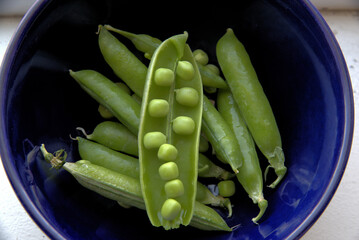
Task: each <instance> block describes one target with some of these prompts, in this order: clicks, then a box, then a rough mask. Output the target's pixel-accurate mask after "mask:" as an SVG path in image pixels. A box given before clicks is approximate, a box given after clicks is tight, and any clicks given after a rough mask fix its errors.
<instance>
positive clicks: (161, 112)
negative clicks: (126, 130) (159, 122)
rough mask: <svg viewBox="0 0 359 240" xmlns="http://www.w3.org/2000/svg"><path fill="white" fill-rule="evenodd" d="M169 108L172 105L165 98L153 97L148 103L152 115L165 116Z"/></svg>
mask: <svg viewBox="0 0 359 240" xmlns="http://www.w3.org/2000/svg"><path fill="white" fill-rule="evenodd" d="M169 109H170V106H169V105H168V102H167V101H166V100H164V99H153V100H151V101H150V103H149V104H148V112H149V114H150V116H151V117H165V116H166V115H167V114H168V112H169Z"/></svg>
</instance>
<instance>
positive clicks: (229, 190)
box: [218, 180, 236, 197]
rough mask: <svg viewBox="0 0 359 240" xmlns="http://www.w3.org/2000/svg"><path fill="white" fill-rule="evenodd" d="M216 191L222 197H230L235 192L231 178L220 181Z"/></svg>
mask: <svg viewBox="0 0 359 240" xmlns="http://www.w3.org/2000/svg"><path fill="white" fill-rule="evenodd" d="M218 191H219V195H221V196H222V197H231V196H233V195H234V193H235V192H236V186H235V184H234V182H233V181H232V180H226V181H220V182H219V183H218Z"/></svg>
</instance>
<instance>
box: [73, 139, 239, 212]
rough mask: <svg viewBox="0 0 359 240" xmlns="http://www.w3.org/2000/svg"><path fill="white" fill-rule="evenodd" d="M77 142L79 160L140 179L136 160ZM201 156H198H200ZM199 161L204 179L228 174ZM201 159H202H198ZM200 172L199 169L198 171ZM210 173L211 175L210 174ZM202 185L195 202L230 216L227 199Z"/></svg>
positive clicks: (100, 145) (83, 141)
mask: <svg viewBox="0 0 359 240" xmlns="http://www.w3.org/2000/svg"><path fill="white" fill-rule="evenodd" d="M76 139H77V141H78V150H79V154H80V157H81V159H86V160H88V161H90V162H91V163H93V164H95V165H98V166H101V167H105V168H107V169H110V170H112V171H115V172H118V173H121V174H125V175H127V176H129V177H133V178H136V179H140V169H139V162H138V159H137V158H133V157H130V156H128V155H125V154H122V153H120V152H117V151H115V150H112V149H110V148H108V147H106V146H103V145H102V144H99V143H96V142H92V141H90V140H87V139H84V138H81V137H77V138H76ZM201 155H202V154H200V156H201ZM204 158H205V159H204V160H203V161H200V162H201V164H199V165H201V166H204V165H205V166H207V167H206V171H208V173H204V175H205V176H206V177H220V176H221V177H228V176H229V173H228V172H227V171H225V170H223V169H222V168H220V167H218V166H216V165H214V164H213V163H212V162H211V161H210V160H209V159H206V157H204ZM199 159H203V157H202V158H201V157H200V158H199ZM198 171H200V169H198ZM210 171H211V172H212V173H210ZM205 189H207V188H206V187H205V186H204V185H203V184H201V183H200V182H197V194H196V201H199V202H201V203H204V204H207V205H208V204H210V205H212V206H221V207H225V208H227V209H228V212H229V216H230V215H231V214H232V206H231V202H230V200H229V199H226V198H222V197H221V196H215V195H213V194H212V192H210V191H209V190H208V189H207V191H204V190H205Z"/></svg>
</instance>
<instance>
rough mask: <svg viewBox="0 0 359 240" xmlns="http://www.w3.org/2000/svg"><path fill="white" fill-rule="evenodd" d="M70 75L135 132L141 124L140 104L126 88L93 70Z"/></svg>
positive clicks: (72, 72) (71, 72)
mask: <svg viewBox="0 0 359 240" xmlns="http://www.w3.org/2000/svg"><path fill="white" fill-rule="evenodd" d="M70 75H71V76H72V77H73V78H74V79H75V80H76V81H77V82H78V84H79V85H80V86H81V88H82V89H84V90H85V91H86V92H87V93H88V94H89V95H90V96H91V97H93V98H94V99H95V100H96V101H97V102H99V103H100V104H101V105H103V106H104V107H106V108H107V109H108V110H109V111H110V112H111V113H112V114H113V115H114V116H115V117H116V118H117V119H118V120H119V121H120V122H121V123H123V124H124V125H125V126H126V127H127V128H128V129H129V130H130V131H131V132H132V133H133V134H135V135H137V133H138V126H139V124H140V112H141V107H140V105H139V104H138V103H137V102H136V101H135V100H134V99H133V98H132V97H131V96H130V95H129V94H127V92H126V91H125V90H123V89H122V88H120V87H119V86H117V85H116V84H115V83H114V82H112V81H111V80H110V79H108V78H106V77H105V76H103V75H102V74H100V73H99V72H96V71H93V70H81V71H77V72H74V71H72V70H70Z"/></svg>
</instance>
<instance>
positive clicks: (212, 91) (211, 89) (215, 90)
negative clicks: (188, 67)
mask: <svg viewBox="0 0 359 240" xmlns="http://www.w3.org/2000/svg"><path fill="white" fill-rule="evenodd" d="M203 90H204V91H205V92H206V93H209V94H212V93H216V92H217V88H215V87H203Z"/></svg>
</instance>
